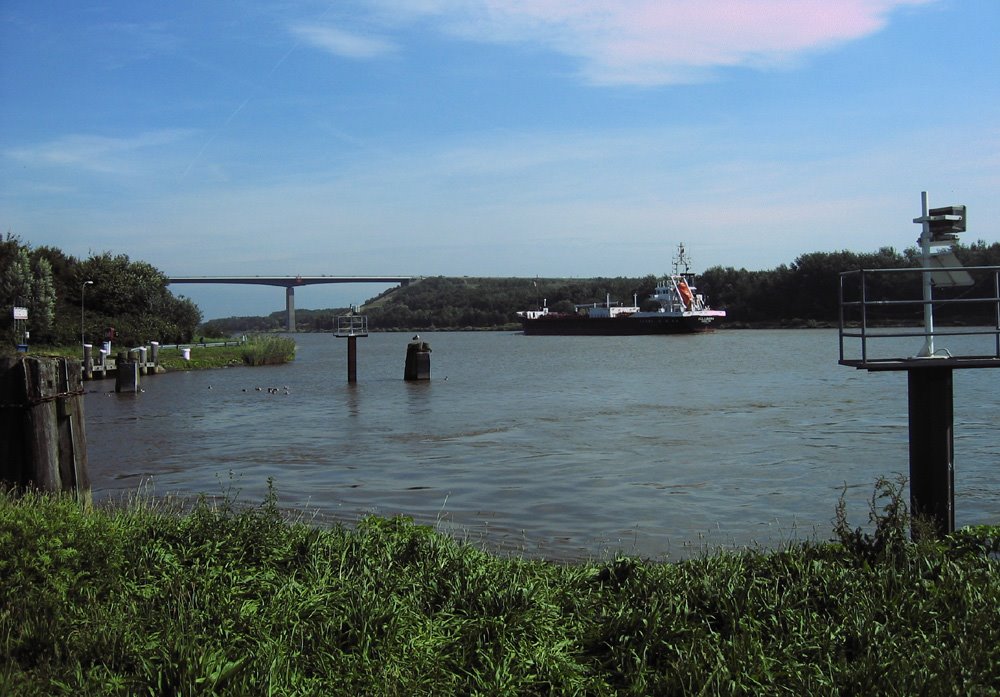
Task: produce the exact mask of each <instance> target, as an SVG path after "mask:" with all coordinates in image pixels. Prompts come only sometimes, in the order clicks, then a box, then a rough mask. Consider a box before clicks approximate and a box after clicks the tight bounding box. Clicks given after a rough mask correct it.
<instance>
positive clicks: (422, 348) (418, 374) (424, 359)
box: [403, 336, 431, 380]
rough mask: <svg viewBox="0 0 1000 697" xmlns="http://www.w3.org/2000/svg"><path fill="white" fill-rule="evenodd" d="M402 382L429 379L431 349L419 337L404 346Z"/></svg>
mask: <svg viewBox="0 0 1000 697" xmlns="http://www.w3.org/2000/svg"><path fill="white" fill-rule="evenodd" d="M403 379H404V380H430V379H431V347H430V344H428V343H427V342H426V341H421V340H420V337H419V336H415V337H413V341H411V342H410V343H408V344H407V345H406V365H405V366H404V367H403Z"/></svg>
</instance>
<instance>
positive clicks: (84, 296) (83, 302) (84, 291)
mask: <svg viewBox="0 0 1000 697" xmlns="http://www.w3.org/2000/svg"><path fill="white" fill-rule="evenodd" d="M92 285H94V282H93V281H84V282H83V285H82V286H81V287H80V343H81V344H86V343H87V339H86V337H85V336H84V333H83V309H84V306H85V305H86V301H87V286H92Z"/></svg>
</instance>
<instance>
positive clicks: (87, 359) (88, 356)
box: [83, 344, 94, 380]
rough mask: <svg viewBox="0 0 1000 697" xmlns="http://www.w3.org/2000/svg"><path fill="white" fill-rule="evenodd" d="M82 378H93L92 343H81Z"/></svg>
mask: <svg viewBox="0 0 1000 697" xmlns="http://www.w3.org/2000/svg"><path fill="white" fill-rule="evenodd" d="M83 379H84V380H93V379H94V345H93V344H84V345H83Z"/></svg>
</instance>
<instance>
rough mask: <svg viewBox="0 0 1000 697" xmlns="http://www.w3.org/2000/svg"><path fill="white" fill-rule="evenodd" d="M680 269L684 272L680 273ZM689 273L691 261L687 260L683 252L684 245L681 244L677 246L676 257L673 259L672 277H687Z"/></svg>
mask: <svg viewBox="0 0 1000 697" xmlns="http://www.w3.org/2000/svg"><path fill="white" fill-rule="evenodd" d="M681 267H683V268H684V271H681ZM690 273H691V260H690V259H688V255H687V252H686V251H685V250H684V243H683V242H681V243H680V244H679V245H677V256H675V257H674V275H675V276H677V275H687V274H690Z"/></svg>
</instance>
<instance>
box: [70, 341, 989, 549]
mask: <svg viewBox="0 0 1000 697" xmlns="http://www.w3.org/2000/svg"><path fill="white" fill-rule="evenodd" d="M422 336H423V338H424V339H426V340H428V341H429V342H430V343H431V346H432V348H433V353H432V355H431V364H432V380H431V381H429V382H420V383H408V382H404V381H403V380H402V375H403V361H404V358H405V353H406V344H407V342H408V341H409V339H410V335H408V334H373V335H371V336H369V337H367V338H363V339H360V340H359V341H358V383H357V384H355V385H349V384H347V366H346V362H347V358H346V357H347V344H346V341H345V340H343V339H337V338H335V337H333V336H332V335H327V334H300V335H296V336H295V340H296V342H297V343H298V352H297V358H296V360H295V361H294V362H293V363H291V364H288V365H284V366H272V367H263V368H228V369H222V370H212V371H200V372H189V373H170V374H166V375H160V376H150V377H144V378H143V381H142V387H143V389H144V390H145V391H144V392H143V393H141V394H138V395H124V394H122V395H117V394H113V393H110V394H109V391H110V390H113V381H96V382H93V383H88V384H87V385H88V388H89V389H90V390H92V391H91V392H90V393H89V394H88V395H87V398H86V416H87V437H88V443H89V458H90V473H91V479H92V484H93V489H94V493H95V497H96V498H99V499H100V498H103V497H109V496H115V495H119V494H123V493H130V492H134V491H136V490H137V489H139V488H140V487H145V488H147V489H151V490H152V491H153V492H154V493H155V494H157V495H166V494H180V495H185V496H186V495H195V494H198V493H207V494H209V495H219V494H222V493H224V492H226V491H229V492H234V491H238V492H239V498H240V500H243V501H248V502H250V503H259V502H260V501H261V500H262V498H263V496H264V493H265V491H266V483H267V480H268V478H273V480H274V482H275V485H276V488H277V492H278V496H279V502H280V504H281V505H282V506H283V507H287V508H293V509H300V510H303V511H308V512H310V513H315V514H317V515H319V516H320V517H321V518H326V517H329V518H336V519H346V520H353V519H356V518H357V517H358V516H360V515H364V514H366V513H377V514H380V515H393V514H397V513H401V514H405V515H409V516H412V517H414V518H415V519H417V520H418V521H421V522H431V523H435V524H438V525H440V526H442V527H443V528H445V529H447V530H449V531H451V532H454V533H455V534H458V535H462V536H466V537H468V538H470V539H473V540H477V541H483V542H485V543H486V544H487V545H489V546H493V547H499V548H504V549H515V550H518V551H520V552H522V553H525V554H530V555H534V556H544V557H548V558H579V557H590V556H602V555H607V554H613V553H616V552H625V553H629V554H641V555H644V556H649V557H653V558H680V557H684V556H687V555H689V554H691V553H694V552H697V551H698V550H700V549H701V548H702V547H703V546H704V545H710V546H714V545H727V546H732V545H744V544H760V545H763V546H768V547H773V546H776V545H780V544H781V543H782V542H783V541H785V540H788V539H803V538H809V537H817V538H819V539H828V538H829V536H830V530H831V520H832V518H833V513H834V507H835V505H836V502H837V499H838V497H839V495H840V493H841V491H842V490H843V489H844V487H845V485H846V486H847V488H848V502H849V504H850V512H851V515H852V522H855V524H857V525H860V524H863V523H865V522H866V520H867V508H866V502H867V499H868V498H869V497H870V495H871V492H872V485H873V482H874V481H875V478H876V477H877V476H879V475H887V476H892V475H893V474H894V473H906V472H907V470H908V443H907V403H906V374H905V373H867V372H863V371H856V370H854V369H852V368H846V367H843V366H840V365H838V364H837V358H838V345H837V334H836V332H835V331H829V330H787V331H781V330H775V331H735V330H730V331H719V332H715V333H712V334H705V335H699V336H668V337H662V336H661V337H655V336H651V337H544V336H540V337H526V336H523V335H521V334H519V333H502V332H435V333H427V334H423V335H422ZM198 350H199V348H198V347H195V348H194V351H198ZM202 350H204V349H202ZM257 388H261V389H259V390H258V389H257ZM269 388H277V389H276V391H269ZM998 395H1000V371H995V370H967V371H961V370H960V371H955V427H956V429H955V450H956V456H955V459H956V476H955V489H956V497H955V500H956V523H957V524H958V525H965V524H972V523H997V522H998V521H1000V501H998V498H997V496H996V472H997V466H998V464H1000V433H998V429H997V422H996V414H997V405H998V399H1000V398H998Z"/></svg>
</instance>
